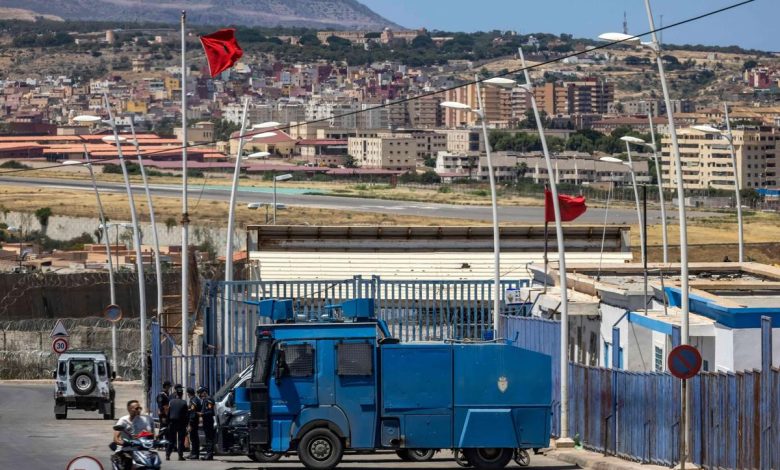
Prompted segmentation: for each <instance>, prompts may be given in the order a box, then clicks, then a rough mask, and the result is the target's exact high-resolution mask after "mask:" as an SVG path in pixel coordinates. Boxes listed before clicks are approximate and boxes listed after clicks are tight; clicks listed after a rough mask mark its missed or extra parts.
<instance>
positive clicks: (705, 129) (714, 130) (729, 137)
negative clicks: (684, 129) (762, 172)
mask: <svg viewBox="0 0 780 470" xmlns="http://www.w3.org/2000/svg"><path fill="white" fill-rule="evenodd" d="M726 123H727V125H728V129H727V130H726V131H725V132H724V131H722V130H720V129H717V128H715V127H712V126H691V129H696V130H697V131H700V132H704V133H706V134H713V135H715V136H717V137H718V138H722V139H726V141H727V142H728V143H729V150H730V153H731V165H732V166H733V167H734V194H735V196H736V205H737V234H738V237H739V262H740V263H742V262H744V261H745V241H744V239H743V237H744V232H743V225H742V199H741V197H740V194H739V168H738V167H737V154H736V152H735V150H734V134H732V133H731V124H730V123H729V120H728V108H727V111H726Z"/></svg>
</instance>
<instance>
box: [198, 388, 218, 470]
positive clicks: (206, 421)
mask: <svg viewBox="0 0 780 470" xmlns="http://www.w3.org/2000/svg"><path fill="white" fill-rule="evenodd" d="M198 395H200V401H201V404H202V409H203V412H202V413H201V416H202V417H203V433H204V434H205V435H206V455H205V456H204V457H203V458H202V460H214V437H215V431H214V411H215V409H216V403H215V402H214V399H213V398H211V397H210V396H209V389H208V388H206V387H200V388H199V389H198Z"/></svg>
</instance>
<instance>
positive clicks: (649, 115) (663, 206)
mask: <svg viewBox="0 0 780 470" xmlns="http://www.w3.org/2000/svg"><path fill="white" fill-rule="evenodd" d="M647 120H648V121H649V125H650V140H651V143H645V144H644V146H645V147H647V148H649V149H652V151H653V161H654V162H655V174H656V179H657V180H658V201H659V202H660V203H661V230H662V232H661V240H662V242H663V245H664V264H666V263H668V262H669V241H668V240H667V231H666V203H665V202H664V186H663V179H662V177H661V163H662V162H661V160H660V159H659V158H658V149H657V148H656V142H655V124H653V114H652V113H651V112H650V111H648V112H647Z"/></svg>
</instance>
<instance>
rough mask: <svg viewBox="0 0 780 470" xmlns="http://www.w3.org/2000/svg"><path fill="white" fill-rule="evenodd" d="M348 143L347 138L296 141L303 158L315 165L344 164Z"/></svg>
mask: <svg viewBox="0 0 780 470" xmlns="http://www.w3.org/2000/svg"><path fill="white" fill-rule="evenodd" d="M347 144H348V141H347V140H336V139H302V140H299V141H298V142H297V143H296V145H297V147H298V152H299V153H300V155H301V158H303V159H304V160H306V161H308V162H309V163H311V164H312V165H314V166H331V165H336V166H338V165H343V164H344V162H345V160H346V158H347Z"/></svg>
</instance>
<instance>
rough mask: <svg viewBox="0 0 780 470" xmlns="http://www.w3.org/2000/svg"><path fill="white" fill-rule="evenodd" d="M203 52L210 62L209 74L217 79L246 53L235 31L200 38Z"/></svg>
mask: <svg viewBox="0 0 780 470" xmlns="http://www.w3.org/2000/svg"><path fill="white" fill-rule="evenodd" d="M200 43H201V44H202V45H203V51H204V52H205V53H206V58H207V59H208V61H209V72H210V73H211V76H212V77H216V76H217V75H219V74H220V73H222V72H223V71H225V70H227V69H229V68H230V67H232V66H233V64H235V63H236V62H237V61H238V59H240V58H241V56H243V55H244V51H243V50H242V49H241V46H239V45H238V42H237V41H236V30H235V29H232V28H231V29H220V30H219V31H217V32H216V33H211V34H207V35H205V36H201V37H200Z"/></svg>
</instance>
